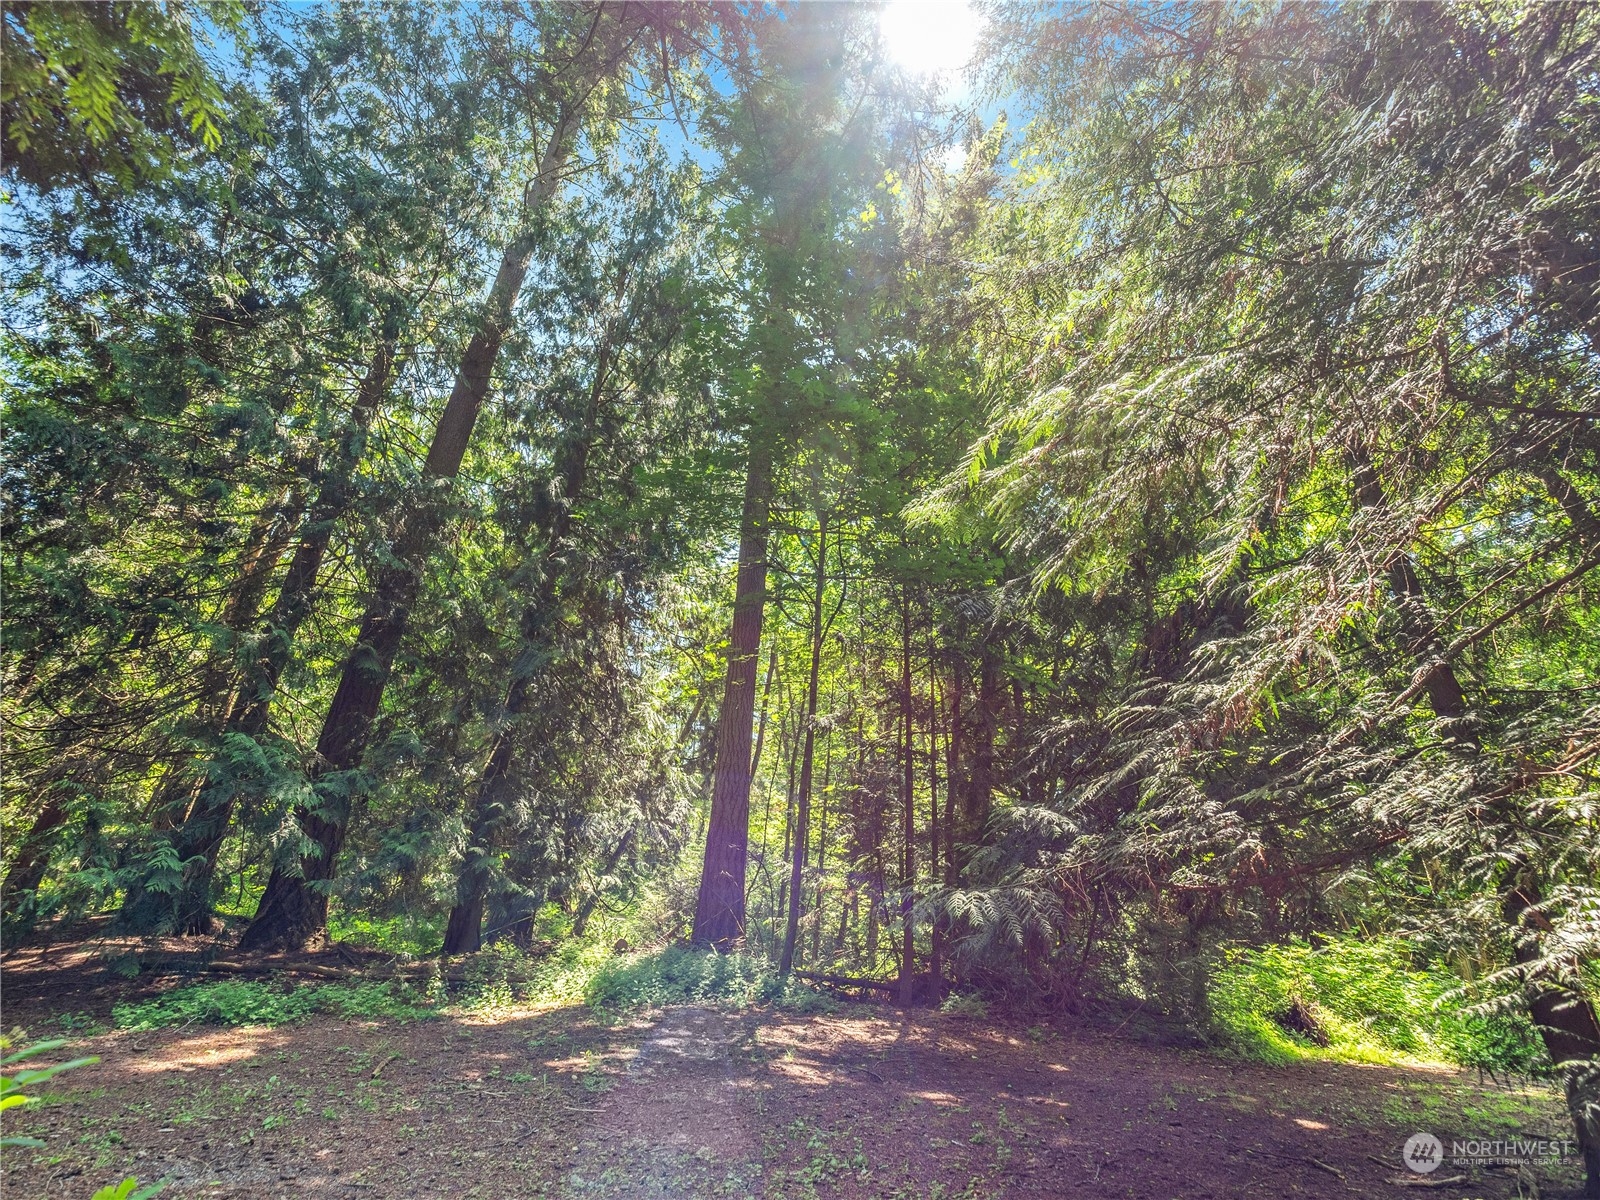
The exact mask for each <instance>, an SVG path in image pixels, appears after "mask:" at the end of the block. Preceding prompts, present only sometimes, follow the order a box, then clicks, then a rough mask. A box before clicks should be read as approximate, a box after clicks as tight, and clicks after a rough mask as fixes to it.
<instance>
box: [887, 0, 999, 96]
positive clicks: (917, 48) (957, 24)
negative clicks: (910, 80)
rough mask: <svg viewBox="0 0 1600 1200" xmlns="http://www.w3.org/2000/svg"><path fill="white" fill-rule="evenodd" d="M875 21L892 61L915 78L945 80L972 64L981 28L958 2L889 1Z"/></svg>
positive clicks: (969, 8) (966, 6)
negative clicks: (918, 76)
mask: <svg viewBox="0 0 1600 1200" xmlns="http://www.w3.org/2000/svg"><path fill="white" fill-rule="evenodd" d="M879 22H880V24H879V28H880V29H881V30H882V31H883V40H884V43H885V45H886V46H887V47H888V50H889V54H890V56H891V57H892V58H893V59H894V60H895V62H897V63H899V64H900V65H901V66H902V67H904V68H905V69H906V70H908V71H911V72H913V73H914V74H917V75H929V76H944V77H946V78H949V77H953V76H954V75H956V74H957V73H959V72H960V71H961V69H962V68H963V67H965V66H966V65H967V64H968V63H970V62H971V61H972V57H973V55H974V53H975V52H976V51H977V45H978V34H979V32H980V30H981V29H982V28H983V21H982V18H980V17H979V16H978V14H977V13H976V12H974V11H973V10H972V6H971V5H970V4H966V3H962V2H961V0H891V3H890V4H888V5H887V6H886V7H885V8H884V10H883V15H882V16H881V17H880V18H879Z"/></svg>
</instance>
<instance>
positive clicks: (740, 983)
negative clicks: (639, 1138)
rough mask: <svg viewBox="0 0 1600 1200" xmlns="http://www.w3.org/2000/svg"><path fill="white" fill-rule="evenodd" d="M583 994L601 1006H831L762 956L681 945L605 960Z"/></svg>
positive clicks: (805, 1010)
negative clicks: (687, 947)
mask: <svg viewBox="0 0 1600 1200" xmlns="http://www.w3.org/2000/svg"><path fill="white" fill-rule="evenodd" d="M583 998H584V1000H585V1002H587V1003H588V1004H589V1006H590V1007H591V1008H594V1009H595V1010H597V1011H605V1010H616V1009H625V1008H640V1007H656V1006H659V1005H663V1004H689V1003H697V1004H707V1003H714V1004H719V1005H724V1006H727V1007H732V1008H748V1007H750V1006H751V1005H753V1004H773V1005H776V1006H778V1007H781V1008H784V1009H787V1010H790V1011H795V1012H802V1013H812V1012H825V1011H830V1010H831V1009H832V1007H833V1003H832V1001H830V1000H829V999H828V998H827V997H825V996H823V995H821V994H820V993H818V992H816V991H813V990H812V989H810V988H808V987H806V986H804V985H803V984H800V983H797V982H795V981H794V980H793V979H790V980H787V981H786V980H783V979H780V978H779V977H778V975H777V973H776V972H774V971H773V970H772V967H771V965H770V964H768V963H767V962H766V960H764V959H761V958H756V957H753V956H751V955H748V954H740V953H734V954H718V953H716V952H715V951H700V950H690V949H686V948H684V947H680V946H672V947H668V948H667V949H665V950H660V951H657V952H656V953H653V954H643V955H634V956H629V957H625V958H613V959H611V960H609V961H608V962H605V963H602V964H601V965H600V967H599V969H598V970H597V971H596V972H595V973H594V975H593V976H592V977H591V978H590V980H589V982H588V985H587V986H586V988H585V990H584V997H583Z"/></svg>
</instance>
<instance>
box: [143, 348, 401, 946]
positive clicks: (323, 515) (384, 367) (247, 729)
mask: <svg viewBox="0 0 1600 1200" xmlns="http://www.w3.org/2000/svg"><path fill="white" fill-rule="evenodd" d="M394 364H395V345H394V343H393V342H392V341H390V342H384V343H383V344H382V345H380V346H379V348H378V350H377V352H376V353H375V354H374V355H373V359H372V362H371V363H370V364H369V365H368V368H367V372H366V374H365V375H364V376H363V378H362V381H361V385H360V387H359V388H358V389H357V391H356V399H355V403H354V404H353V405H352V406H351V409H350V414H349V418H348V420H347V422H346V426H345V431H344V434H343V436H342V437H341V438H340V440H339V445H338V448H337V449H336V451H335V453H334V456H333V459H332V461H331V462H329V463H327V464H326V466H325V467H324V469H323V471H322V484H321V488H320V489H319V491H318V494H317V498H316V501H315V502H314V503H313V504H312V506H311V511H310V512H309V513H307V515H306V519H305V521H304V523H303V524H302V526H301V529H300V542H299V544H298V545H297V546H296V547H295V552H294V554H293V555H292V556H291V557H290V559H289V567H288V570H287V571H286V572H285V573H284V577H283V581H282V582H281V583H280V585H279V587H278V596H277V599H276V600H275V601H274V602H273V605H272V608H271V610H270V611H269V612H268V614H267V616H266V619H265V620H264V621H263V622H262V628H261V631H260V636H259V640H258V642H257V645H256V649H255V654H254V657H253V658H252V659H251V661H250V662H249V663H248V664H247V665H246V667H245V670H244V676H243V678H242V679H241V680H240V683H239V686H238V689H237V691H236V693H235V697H234V699H233V702H232V703H231V704H230V705H229V707H228V710H227V712H226V713H225V714H224V716H223V719H222V722H221V725H220V733H221V735H222V737H223V738H226V737H228V736H230V735H232V736H237V737H247V738H250V739H252V740H255V739H258V738H260V737H261V736H263V735H264V734H265V733H266V732H267V729H268V727H269V722H270V719H271V711H272V700H273V697H274V696H275V695H276V693H277V688H278V681H279V679H280V678H281V677H282V675H283V671H284V669H285V668H286V667H287V666H288V665H289V662H290V659H291V658H292V657H293V653H294V641H295V637H296V636H297V635H298V633H299V630H300V626H301V624H302V623H303V622H304V621H305V619H306V617H308V616H309V615H310V614H311V610H312V606H313V603H314V601H315V596H316V584H317V577H318V575H319V574H320V572H321V570H322V563H323V560H324V559H325V558H326V557H327V553H328V546H329V544H330V543H331V541H332V539H333V529H334V527H335V525H336V524H337V523H338V521H339V520H340V518H342V517H343V516H344V514H345V511H346V510H347V509H348V508H349V505H350V489H351V484H352V483H353V481H354V473H355V469H356V467H357V465H358V464H359V462H360V458H361V450H362V444H363V442H364V441H365V437H366V432H367V429H368V428H369V426H370V425H371V422H372V418H373V415H374V414H375V413H376V412H377V410H378V407H379V406H380V404H381V402H382V399H383V396H384V395H385V393H386V392H387V390H388V387H389V383H390V380H391V379H392V377H393V371H394ZM219 740H220V739H219ZM214 764H215V760H213V764H208V766H207V768H206V769H205V773H203V774H202V775H201V777H200V778H199V779H198V780H196V782H195V785H194V787H195V795H194V799H193V802H192V803H191V805H190V806H189V811H188V814H187V816H186V817H185V819H184V820H183V822H182V824H181V825H179V827H178V829H177V830H176V832H175V833H174V834H173V838H172V841H173V849H174V851H175V852H176V854H177V857H178V861H180V862H181V863H183V864H184V866H183V878H182V882H181V884H180V886H179V888H178V890H177V891H176V892H172V893H167V894H159V893H153V892H149V891H145V892H143V893H142V894H141V895H140V896H139V897H138V898H137V908H135V907H134V905H135V902H136V901H135V898H134V897H132V896H130V898H129V903H128V904H125V905H124V909H123V911H124V921H126V922H127V923H129V924H130V925H134V926H136V927H139V928H154V927H157V926H159V925H168V926H170V927H171V928H172V929H174V930H175V931H176V932H178V933H182V934H188V935H203V934H209V933H210V932H212V929H213V926H214V923H215V922H214V917H213V911H212V906H213V902H214V897H213V895H212V886H213V879H214V878H215V875H216V869H217V855H218V853H219V852H220V851H221V849H222V842H223V839H224V838H225V837H226V836H227V832H228V826H229V823H230V822H231V821H232V818H233V810H234V807H235V805H236V803H237V801H238V798H239V796H240V794H241V793H242V792H243V791H246V790H248V789H249V788H250V787H251V786H252V784H254V783H257V782H258V781H250V780H246V781H239V780H226V781H224V782H222V783H220V784H218V783H216V782H215V781H214V780H210V779H208V778H207V777H206V775H207V774H209V772H210V770H211V769H212V767H213V766H214ZM157 908H159V911H156V909H157Z"/></svg>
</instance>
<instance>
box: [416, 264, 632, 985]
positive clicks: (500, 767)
mask: <svg viewBox="0 0 1600 1200" xmlns="http://www.w3.org/2000/svg"><path fill="white" fill-rule="evenodd" d="M626 290H627V271H626V269H625V268H624V270H623V271H622V272H620V274H619V277H618V280H617V290H616V295H617V299H618V301H619V302H620V300H621V298H622V296H623V294H624V293H625V291H626ZM620 320H621V316H620V314H618V315H617V316H616V317H614V318H613V319H612V320H611V321H609V322H608V323H607V326H606V331H605V333H604V334H603V335H602V337H601V339H600V347H599V352H598V353H597V355H596V361H595V374H594V381H593V382H592V383H591V384H590V387H589V395H588V401H587V404H586V406H585V408H584V412H583V414H582V417H581V419H580V421H579V423H578V427H577V429H576V430H575V431H574V435H573V436H572V438H571V439H570V440H569V441H568V443H567V445H566V447H565V448H564V451H563V454H562V462H561V464H560V466H559V468H558V469H557V471H556V478H557V479H558V480H559V481H560V497H559V498H558V499H557V500H556V502H555V503H554V505H553V506H552V507H551V509H550V514H549V518H548V521H547V526H548V528H546V530H545V531H544V533H545V548H544V554H543V555H542V558H543V562H542V563H541V564H540V567H541V578H540V582H539V588H538V591H537V592H536V593H535V595H534V597H533V599H532V600H530V601H529V603H528V606H527V607H526V608H525V609H524V610H523V614H522V638H523V643H524V645H525V647H528V648H532V647H534V646H538V645H540V644H542V643H543V642H544V640H545V629H546V627H547V626H548V624H549V622H550V619H551V617H552V615H553V614H554V612H555V609H556V600H557V594H558V591H559V584H560V573H561V562H560V560H561V556H562V552H563V550H564V548H565V545H566V540H567V537H568V535H569V534H570V533H571V532H572V510H573V508H574V506H575V505H576V504H577V503H578V498H579V497H580V496H581V495H582V493H583V488H584V484H585V483H586V482H587V481H588V477H589V451H590V449H591V447H592V445H593V443H594V437H595V430H596V423H597V421H598V419H599V416H600V408H601V404H602V401H603V398H604V395H605V388H606V383H607V381H608V379H609V376H610V372H611V363H612V346H613V344H614V343H615V341H616V339H617V335H618V332H619V330H618V325H619V322H620ZM526 670H527V672H528V673H527V674H521V675H517V676H516V677H515V678H513V679H512V681H511V683H510V685H509V686H508V687H507V688H506V698H505V703H504V704H503V705H502V706H501V709H500V719H499V721H498V723H497V728H496V731H495V735H494V741H493V743H492V745H491V747H490V750H489V759H488V762H487V764H486V765H485V766H484V769H483V775H482V777H481V778H480V779H479V781H478V789H477V793H476V795H475V798H474V803H473V810H472V819H471V822H470V826H469V827H470V834H469V836H468V838H467V852H466V857H465V858H464V859H463V860H462V864H461V870H460V873H459V874H458V876H457V878H456V903H455V905H454V907H453V908H451V910H450V920H449V923H448V924H447V925H446V927H445V934H444V952H445V953H446V954H470V953H473V952H474V951H477V950H480V949H482V948H483V934H482V928H483V903H484V898H485V897H486V896H487V895H488V893H489V882H490V875H491V869H490V864H491V861H492V858H493V853H494V845H493V843H494V839H495V835H496V833H497V832H498V831H499V829H500V826H501V823H502V821H503V819H504V817H505V813H506V803H505V800H506V797H505V792H506V789H507V788H508V787H509V785H510V776H511V763H512V759H513V757H514V755H515V751H516V735H517V718H518V717H520V716H521V715H522V710H523V707H524V706H525V705H526V704H527V701H528V696H529V693H530V692H531V691H532V689H533V683H534V679H535V677H536V674H537V668H536V667H534V666H528V667H527V668H526Z"/></svg>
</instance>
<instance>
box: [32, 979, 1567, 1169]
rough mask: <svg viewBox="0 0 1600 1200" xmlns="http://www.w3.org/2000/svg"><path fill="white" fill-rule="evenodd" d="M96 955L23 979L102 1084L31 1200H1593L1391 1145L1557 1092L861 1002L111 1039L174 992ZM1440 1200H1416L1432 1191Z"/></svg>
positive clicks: (46, 1161)
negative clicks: (1410, 1167) (1413, 1165)
mask: <svg viewBox="0 0 1600 1200" xmlns="http://www.w3.org/2000/svg"><path fill="white" fill-rule="evenodd" d="M97 961H103V960H93V959H92V957H91V956H90V955H88V954H87V953H73V952H71V951H70V950H67V951H63V950H59V949H58V950H55V951H52V952H51V953H50V954H49V955H48V956H47V955H43V954H38V953H33V954H30V953H27V952H24V953H20V954H13V955H11V956H10V957H9V958H8V960H7V962H6V963H5V966H4V973H3V983H4V989H5V1000H6V1012H5V1023H6V1025H7V1026H8V1027H13V1028H14V1027H17V1026H21V1027H22V1028H23V1029H24V1030H25V1031H26V1036H27V1037H28V1038H30V1039H31V1038H42V1037H48V1036H62V1032H63V1030H64V1029H67V1030H72V1031H74V1035H75V1040H74V1043H73V1045H72V1046H71V1050H72V1052H73V1053H77V1054H97V1055H99V1056H100V1058H101V1061H100V1062H99V1063H98V1064H97V1065H93V1066H88V1067H83V1068H80V1069H78V1070H75V1071H72V1072H70V1073H68V1074H66V1075H62V1076H59V1077H57V1079H55V1080H53V1081H51V1083H50V1084H49V1085H47V1086H48V1089H49V1091H48V1093H47V1098H48V1099H49V1103H47V1104H45V1105H42V1106H39V1107H37V1108H34V1109H31V1110H28V1111H27V1112H26V1113H25V1114H24V1115H22V1116H21V1117H20V1118H19V1119H18V1120H16V1121H15V1122H12V1123H11V1124H10V1126H9V1128H8V1132H12V1133H28V1134H31V1135H33V1136H35V1137H39V1138H42V1139H43V1140H44V1141H45V1142H46V1146H45V1147H44V1148H43V1149H39V1150H11V1151H9V1152H8V1153H7V1154H6V1158H5V1163H4V1174H3V1191H4V1194H5V1195H6V1196H8V1197H17V1198H18V1200H23V1198H25V1197H26V1198H32V1197H84V1198H87V1197H88V1196H89V1195H90V1194H91V1193H92V1192H93V1191H94V1190H95V1189H96V1188H97V1187H100V1186H103V1185H105V1184H106V1183H108V1182H113V1181H115V1180H117V1179H120V1178H122V1177H123V1176H125V1175H129V1174H136V1175H138V1176H139V1178H140V1179H141V1180H142V1181H145V1182H149V1181H152V1180H156V1179H163V1178H165V1179H169V1180H171V1183H170V1185H169V1187H168V1188H167V1190H166V1192H164V1193H163V1194H164V1195H167V1196H175V1197H176V1196H218V1197H221V1196H230V1197H268V1196H312V1197H333V1196H339V1197H380V1198H382V1197H441V1198H443V1197H552V1198H554V1197H560V1198H563V1200H567V1198H578V1197H618V1198H640V1200H657V1198H662V1200H666V1198H677V1197H683V1198H691V1197H721V1196H727V1197H734V1198H736V1200H737V1198H739V1197H797V1198H798V1197H814V1196H838V1197H850V1198H865V1197H882V1198H890V1197H901V1198H905V1200H913V1198H916V1200H921V1198H925V1197H926V1198H932V1200H955V1198H956V1197H966V1198H970V1200H981V1198H987V1197H1002V1196H1004V1197H1017V1198H1029V1197H1045V1196H1084V1197H1148V1198H1151V1200H1173V1198H1175V1197H1182V1198H1184V1200H1191V1198H1192V1200H1199V1198H1201V1197H1216V1198H1218V1200H1222V1198H1230V1200H1231V1198H1245V1197H1260V1198H1263V1200H1265V1198H1270V1197H1288V1196H1305V1197H1345V1196H1360V1197H1373V1196H1396V1197H1404V1196H1422V1195H1426V1196H1436V1197H1449V1198H1451V1200H1459V1198H1462V1197H1474V1198H1477V1197H1484V1198H1488V1197H1495V1198H1499V1197H1511V1196H1517V1195H1527V1196H1531V1195H1543V1196H1545V1197H1554V1196H1560V1195H1564V1194H1575V1191H1576V1187H1577V1183H1578V1179H1577V1177H1576V1176H1575V1175H1574V1174H1572V1173H1570V1172H1568V1173H1565V1174H1563V1173H1560V1172H1554V1173H1553V1172H1552V1169H1549V1168H1541V1169H1539V1171H1538V1174H1537V1177H1535V1176H1534V1175H1533V1174H1531V1173H1530V1172H1529V1171H1528V1170H1527V1169H1520V1173H1519V1171H1518V1170H1479V1169H1470V1170H1466V1171H1460V1170H1456V1169H1453V1168H1451V1167H1448V1166H1447V1167H1445V1168H1444V1169H1442V1170H1440V1171H1439V1172H1438V1173H1437V1174H1435V1175H1434V1176H1431V1177H1426V1178H1425V1177H1421V1176H1415V1175H1412V1174H1411V1173H1410V1172H1409V1171H1407V1170H1405V1169H1404V1168H1403V1166H1402V1163H1401V1157H1400V1152H1401V1146H1402V1145H1403V1143H1404V1142H1405V1140H1406V1138H1407V1137H1408V1136H1409V1135H1411V1134H1412V1133H1414V1132H1417V1131H1418V1130H1427V1131H1430V1132H1433V1133H1436V1134H1438V1135H1439V1136H1440V1137H1441V1138H1443V1139H1445V1143H1446V1145H1447V1146H1448V1144H1449V1141H1450V1139H1451V1138H1452V1137H1466V1136H1480V1137H1504V1136H1508V1135H1510V1134H1513V1133H1514V1134H1520V1135H1524V1136H1528V1135H1544V1136H1554V1137H1559V1136H1561V1135H1562V1133H1563V1131H1564V1128H1563V1125H1562V1116H1561V1111H1560V1107H1559V1105H1558V1104H1557V1103H1556V1102H1555V1099H1554V1096H1553V1094H1552V1093H1550V1092H1549V1091H1547V1090H1544V1089H1539V1088H1522V1087H1500V1086H1496V1085H1494V1084H1493V1083H1484V1082H1480V1081H1479V1080H1478V1079H1477V1077H1476V1076H1475V1075H1467V1074H1465V1073H1460V1072H1452V1071H1445V1070H1429V1069H1422V1068H1412V1069H1398V1068H1391V1067H1361V1066H1350V1065H1343V1064H1335V1063H1324V1062H1314V1063H1302V1064H1297V1065H1294V1066H1286V1067H1266V1066H1260V1065H1253V1064H1246V1063H1240V1062H1237V1061H1231V1060H1228V1059H1224V1058H1220V1057H1218V1056H1216V1055H1214V1054H1212V1053H1209V1052H1206V1051H1204V1050H1198V1049H1193V1048H1184V1047H1179V1046H1172V1045H1161V1044H1155V1043H1152V1042H1151V1041H1148V1040H1136V1039H1133V1038H1130V1037H1129V1036H1127V1034H1126V1033H1125V1032H1119V1031H1116V1030H1112V1029H1100V1028H1092V1027H1087V1026H1086V1027H1077V1028H1075V1027H1063V1026H1060V1025H1054V1026H1042V1025H1027V1024H1020V1023H1018V1024H1007V1023H1005V1022H995V1021H988V1020H977V1019H973V1018H966V1017H956V1016H951V1015H943V1014H938V1013H930V1012H923V1011H917V1012H913V1013H912V1014H910V1015H909V1016H906V1015H904V1014H901V1013H900V1012H898V1011H896V1010H894V1009H891V1008H887V1007H880V1006H875V1005H869V1004H841V1005H840V1006H839V1007H838V1009H837V1011H835V1012H833V1013H830V1014H825V1015H815V1016H798V1015H794V1014H792V1013H788V1012H784V1011H779V1010H769V1009H746V1010H743V1011H728V1010H721V1009H716V1008H710V1007H696V1006H688V1005H685V1006H677V1007H670V1008H665V1009H657V1010H650V1011H642V1012H639V1013H637V1014H633V1015H631V1016H625V1017H622V1018H620V1019H618V1018H612V1019H605V1018H602V1017H601V1016H598V1015H597V1014H595V1013H593V1012H591V1011H590V1010H589V1009H587V1008H582V1007H567V1008H558V1009H544V1010H538V1009H517V1008H500V1009H495V1010H486V1011H476V1012H471V1011H455V1010H449V1009H447V1010H445V1011H444V1013H443V1014H442V1015H440V1016H438V1017H435V1018H433V1019H428V1020H344V1019H338V1018H334V1017H328V1016H317V1017H312V1018H309V1019H306V1020H303V1021H300V1022H297V1023H294V1024H287V1025H279V1026H275V1027H265V1026H248V1027H239V1028H215V1027H190V1028H168V1029H161V1030H156V1031H145V1032H133V1031H129V1030H110V1029H107V1028H106V1024H107V1022H108V1021H109V1019H110V1015H111V1005H112V1004H113V1003H114V1002H115V1001H117V1000H118V999H125V998H127V997H129V996H138V995H145V994H149V993H150V989H152V988H159V987H161V986H170V985H171V983H172V982H174V981H173V980H172V979H168V980H166V981H165V983H164V984H163V983H162V982H161V981H159V980H157V981H153V982H152V981H148V980H146V979H144V978H141V979H138V980H133V981H129V980H124V979H120V978H118V977H117V976H116V975H115V974H114V973H113V972H110V971H108V970H107V969H106V968H105V967H104V966H103V965H97ZM1424 1182H1425V1183H1427V1184H1436V1185H1440V1186H1434V1187H1430V1188H1428V1189H1427V1190H1424V1191H1419V1190H1415V1189H1416V1188H1417V1186H1418V1185H1420V1184H1423V1183H1424Z"/></svg>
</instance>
